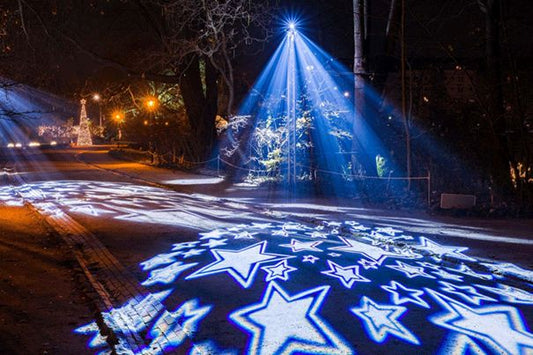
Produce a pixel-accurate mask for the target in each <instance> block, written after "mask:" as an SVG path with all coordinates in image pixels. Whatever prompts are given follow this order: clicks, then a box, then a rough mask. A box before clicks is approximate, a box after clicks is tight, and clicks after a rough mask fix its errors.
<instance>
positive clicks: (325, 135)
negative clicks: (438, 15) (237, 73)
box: [215, 23, 401, 196]
mask: <svg viewBox="0 0 533 355" xmlns="http://www.w3.org/2000/svg"><path fill="white" fill-rule="evenodd" d="M287 27H288V28H287V32H286V35H285V36H284V38H283V40H282V41H281V43H280V45H279V46H278V48H277V49H276V50H275V52H274V54H273V55H272V57H271V58H270V61H269V62H268V64H267V65H266V67H265V69H264V70H263V72H262V73H261V75H260V76H259V78H258V79H257V81H256V83H255V84H254V86H253V88H252V89H251V90H250V93H249V94H248V96H247V97H246V98H245V99H244V100H243V103H242V104H241V106H240V108H239V110H238V114H237V116H235V117H233V118H230V120H229V123H228V128H227V129H226V131H225V132H224V135H223V138H222V139H221V141H220V142H219V147H218V149H217V151H216V153H215V155H219V154H220V156H221V158H222V162H223V163H226V164H225V166H226V167H228V169H230V168H231V169H233V170H234V171H235V174H234V175H236V176H237V178H240V179H242V180H244V181H245V182H247V183H253V184H260V183H266V182H268V183H269V186H271V187H273V188H276V189H278V190H280V191H283V192H288V193H289V195H291V196H292V195H303V194H306V188H310V187H309V186H319V188H320V189H321V191H322V192H327V193H328V194H336V195H338V196H341V195H342V196H347V195H353V194H355V193H356V192H357V191H356V185H357V184H355V183H354V175H357V178H359V177H360V175H364V174H361V171H364V168H363V165H364V164H363V163H362V162H363V161H375V159H376V155H377V154H378V153H379V154H381V155H382V156H388V152H389V149H387V148H385V147H384V145H383V143H382V141H381V140H380V139H379V138H378V137H377V135H376V134H375V133H374V131H373V129H372V128H371V127H370V126H369V125H367V124H366V123H365V120H364V119H363V118H362V116H361V113H360V112H358V111H357V110H355V109H354V103H353V101H352V96H353V95H352V94H351V93H352V92H353V88H354V81H353V74H352V73H351V70H350V69H348V68H346V67H344V66H343V65H342V64H341V63H340V62H338V61H337V60H336V59H335V58H333V57H332V56H331V55H329V54H328V53H326V52H325V51H323V50H322V49H321V48H320V47H319V46H317V45H316V44H315V43H314V42H313V41H311V40H310V39H309V38H308V37H307V36H305V34H303V33H301V32H300V31H299V29H298V26H297V24H295V23H293V24H292V27H291V25H288V26H287ZM369 90H370V89H369ZM365 95H367V96H368V100H367V101H368V103H369V105H373V106H376V107H377V102H376V100H375V99H374V98H375V97H376V95H374V94H373V93H371V92H368V93H365ZM354 150H357V152H358V153H357V154H354ZM391 164H392V162H391ZM400 170H401V169H396V171H400ZM389 187H390V186H389ZM310 189H311V190H313V188H310ZM311 190H310V191H311ZM313 191H314V190H313Z"/></svg>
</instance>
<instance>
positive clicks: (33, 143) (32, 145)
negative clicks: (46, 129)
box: [28, 142, 41, 147]
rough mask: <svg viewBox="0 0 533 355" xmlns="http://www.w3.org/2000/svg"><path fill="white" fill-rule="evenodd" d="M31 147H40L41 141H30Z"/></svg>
mask: <svg viewBox="0 0 533 355" xmlns="http://www.w3.org/2000/svg"><path fill="white" fill-rule="evenodd" d="M28 145H29V146H30V147H40V146H41V143H39V142H30V144H28Z"/></svg>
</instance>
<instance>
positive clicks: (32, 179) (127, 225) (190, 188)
mask: <svg viewBox="0 0 533 355" xmlns="http://www.w3.org/2000/svg"><path fill="white" fill-rule="evenodd" d="M15 158H16V159H12V160H13V163H14V164H13V165H14V168H15V171H14V172H13V173H10V175H9V178H10V180H11V181H12V182H13V183H14V185H13V186H6V187H4V188H1V187H0V204H2V203H3V205H4V207H2V208H9V206H7V205H9V204H11V205H16V204H22V203H24V204H25V206H27V208H29V209H30V210H31V211H34V212H36V213H37V214H38V216H40V217H39V218H41V219H42V220H43V221H45V222H46V225H48V226H49V227H50V228H52V230H53V231H54V235H56V236H57V237H58V238H60V240H62V241H63V245H64V246H65V247H66V250H64V252H66V253H67V254H66V255H67V256H69V257H70V258H71V259H73V260H76V263H77V265H79V269H80V270H79V271H78V274H81V275H84V277H85V278H86V280H87V282H88V284H90V285H91V287H92V288H93V289H94V292H93V293H92V298H93V299H92V302H91V303H92V304H94V305H95V306H96V307H97V309H98V310H99V312H98V313H97V315H96V316H94V318H93V319H92V320H89V321H79V322H76V324H75V325H73V326H72V329H71V331H72V333H71V334H74V335H75V336H76V337H78V338H79V342H80V344H85V351H86V352H87V353H106V352H109V351H115V352H117V353H129V354H131V353H139V354H161V353H177V354H189V353H190V354H216V353H224V354H233V353H242V352H246V353H251V354H273V353H313V354H350V353H355V352H358V353H363V354H376V353H406V352H409V351H415V352H417V353H437V352H443V353H455V352H459V353H461V352H476V353H483V352H485V353H509V354H515V353H524V354H525V353H529V352H532V351H533V334H532V333H531V332H530V330H529V329H531V328H530V326H531V325H532V324H533V272H532V271H530V270H531V269H532V268H533V265H532V260H531V257H530V255H531V252H532V251H533V240H532V238H531V231H532V230H533V228H532V226H533V225H532V222H531V220H483V219H471V218H461V219H457V218H450V217H446V218H444V217H436V216H430V215H428V214H426V213H424V212H422V211H391V210H388V211H387V210H379V209H368V208H364V207H361V206H353V205H350V204H348V203H345V202H346V201H342V203H339V201H331V200H324V199H322V200H298V201H295V200H292V201H287V200H279V199H276V198H275V197H277V196H273V195H272V194H271V193H270V192H268V191H261V190H258V189H256V188H253V187H249V186H239V185H237V186H236V185H230V184H226V183H225V182H223V181H221V180H219V179H216V178H214V177H210V176H202V175H197V174H191V173H185V172H179V171H169V170H165V169H157V168H154V167H150V166H146V165H142V164H138V163H134V162H124V161H119V160H116V159H113V158H111V157H110V156H109V155H108V154H107V150H106V149H105V147H100V148H91V149H67V150H55V151H47V152H44V153H43V154H42V153H39V152H35V153H32V152H21V154H19V155H18V156H16V157H15ZM1 201H3V202H1ZM12 207H17V206H12ZM17 208H22V206H18V207H17ZM34 231H35V234H36V235H41V234H42V233H41V232H39V230H38V229H35V230H34ZM13 235H14V234H13V233H8V237H9V238H11V239H12V238H13ZM12 297H15V296H12ZM19 307H20V308H24V305H23V304H22V305H20V306H19ZM1 312H2V307H0V313H1ZM80 313H83V312H82V311H81V310H80ZM87 314H91V313H90V312H85V315H87ZM528 326H529V327H528ZM58 337H60V334H59V333H57V334H54V335H53V336H51V339H52V341H51V342H52V343H54V342H55V343H56V344H57V343H59V341H58V340H56V339H59V338H58ZM22 342H23V343H24V341H23V340H22ZM58 346H59V348H57V349H60V347H61V346H60V345H58ZM13 349H15V350H21V351H15V352H19V353H23V352H24V351H22V348H20V349H19V348H16V347H15V348H13ZM60 350H64V351H59V352H60V353H69V351H68V349H67V348H66V347H64V348H63V349H60Z"/></svg>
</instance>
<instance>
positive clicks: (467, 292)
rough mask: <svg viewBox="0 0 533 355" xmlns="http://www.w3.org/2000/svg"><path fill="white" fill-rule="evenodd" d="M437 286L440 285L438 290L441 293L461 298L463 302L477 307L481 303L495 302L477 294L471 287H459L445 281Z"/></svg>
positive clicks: (490, 298)
mask: <svg viewBox="0 0 533 355" xmlns="http://www.w3.org/2000/svg"><path fill="white" fill-rule="evenodd" d="M439 284H441V286H440V289H441V290H442V291H444V292H448V293H453V294H454V295H457V296H459V297H461V298H462V299H463V300H465V301H467V302H470V303H473V304H475V305H478V306H479V305H480V304H481V301H491V302H494V301H496V300H495V299H494V298H492V297H488V296H485V295H482V294H481V293H479V292H477V290H476V289H475V287H473V286H459V285H454V284H451V283H449V282H446V281H439Z"/></svg>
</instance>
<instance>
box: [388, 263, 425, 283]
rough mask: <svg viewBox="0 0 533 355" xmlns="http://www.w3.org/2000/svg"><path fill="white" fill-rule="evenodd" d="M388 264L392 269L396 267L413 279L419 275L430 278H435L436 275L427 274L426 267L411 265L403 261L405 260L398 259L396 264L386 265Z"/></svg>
mask: <svg viewBox="0 0 533 355" xmlns="http://www.w3.org/2000/svg"><path fill="white" fill-rule="evenodd" d="M386 266H387V267H388V268H390V269H395V270H398V271H400V272H403V273H404V274H405V276H407V277H408V278H410V279H412V278H413V277H418V276H421V277H427V278H428V279H434V278H435V276H431V275H430V274H426V273H425V272H424V268H423V267H419V266H413V265H409V264H406V263H403V262H401V261H398V260H396V265H386Z"/></svg>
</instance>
